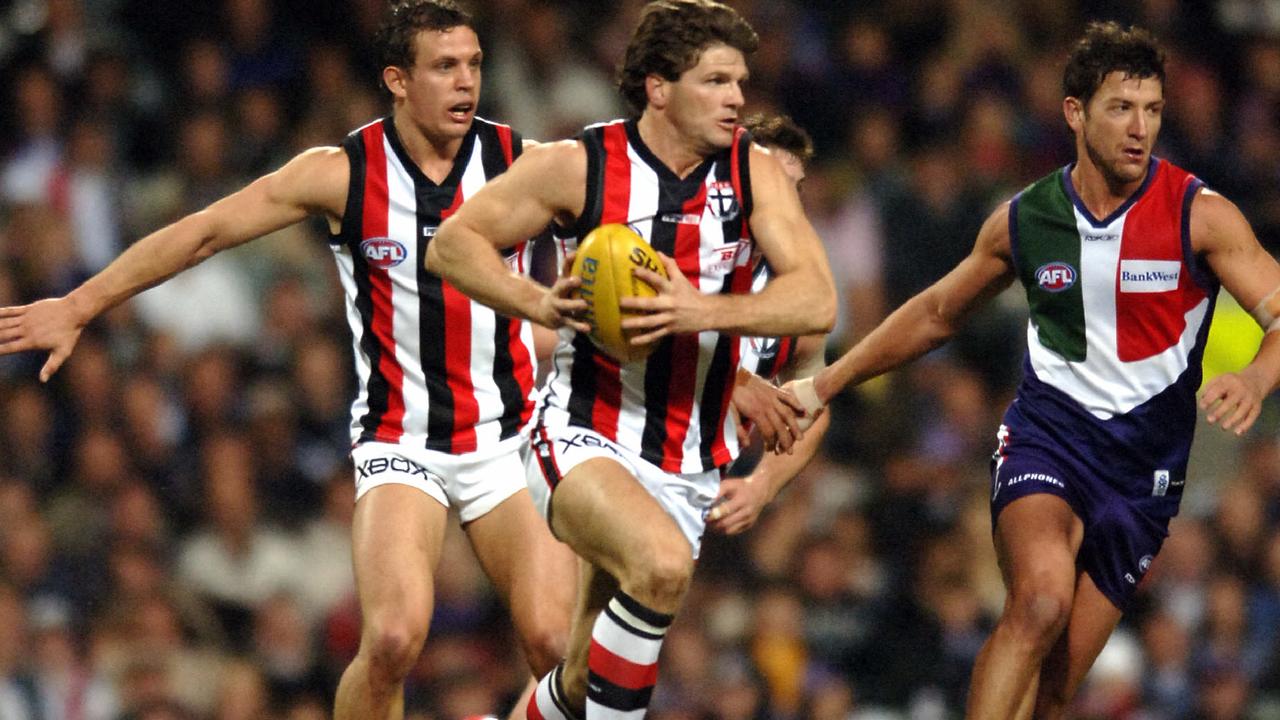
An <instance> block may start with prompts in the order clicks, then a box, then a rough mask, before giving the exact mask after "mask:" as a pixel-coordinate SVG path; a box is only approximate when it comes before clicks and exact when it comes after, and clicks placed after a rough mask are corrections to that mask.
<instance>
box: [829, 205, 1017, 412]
mask: <svg viewBox="0 0 1280 720" xmlns="http://www.w3.org/2000/svg"><path fill="white" fill-rule="evenodd" d="M1010 252H1011V251H1010V245H1009V205H1008V203H1005V204H1004V205H1001V206H1000V207H999V208H998V209H997V210H996V211H995V212H994V213H992V214H991V216H990V217H988V218H987V221H986V222H985V223H984V224H983V226H982V230H981V231H979V232H978V239H977V242H976V243H974V248H973V251H972V252H971V253H969V256H968V257H966V258H965V259H964V260H962V261H961V262H960V264H959V265H957V266H956V267H955V269H954V270H952V271H951V272H949V273H947V274H946V275H945V276H944V277H943V278H942V279H941V280H939V281H938V282H936V283H934V284H933V285H931V286H929V287H928V288H926V289H925V290H924V291H922V292H921V293H920V294H918V295H916V296H915V297H913V298H911V299H910V300H908V301H907V302H906V303H904V304H903V305H902V307H900V308H898V309H897V310H895V311H894V312H893V313H892V314H890V315H889V317H888V318H886V319H885V321H884V322H882V323H881V324H880V325H879V327H877V328H876V329H875V330H873V331H871V333H869V334H868V335H867V336H866V337H865V338H863V339H862V341H860V342H859V343H858V344H856V345H854V346H853V347H852V348H851V349H850V350H849V351H848V352H846V353H845V354H844V355H843V356H841V358H840V359H839V360H837V361H836V362H835V363H833V364H832V365H831V366H830V367H828V368H826V369H825V370H823V371H822V372H820V373H818V376H817V378H816V379H815V381H814V384H815V387H816V389H817V391H818V397H819V399H821V400H822V402H823V403H827V402H830V401H831V398H832V397H834V396H835V395H836V394H837V393H839V392H840V390H841V389H842V388H844V387H845V386H847V385H850V384H855V385H856V384H858V383H861V382H863V381H865V380H868V379H870V378H872V377H875V376H876V375H879V374H881V373H884V372H887V371H889V370H892V369H894V368H896V367H898V366H900V365H904V364H906V363H908V362H910V361H911V360H914V359H915V358H918V357H920V356H921V355H923V354H925V353H927V352H929V351H930V350H933V349H934V348H936V347H938V346H940V345H942V344H943V343H945V342H946V341H947V340H949V339H950V338H951V336H952V335H954V334H955V333H956V330H958V329H959V327H960V325H961V323H962V322H963V321H964V319H965V318H966V317H968V315H969V314H970V313H971V312H972V311H973V310H975V309H976V308H977V307H979V306H980V305H981V304H982V303H984V302H986V301H987V300H989V299H990V298H992V297H993V296H995V295H996V294H997V293H999V292H1000V291H1001V290H1003V289H1004V288H1006V287H1008V286H1009V283H1011V282H1012V281H1013V279H1014V268H1013V259H1012V256H1011V254H1010Z"/></svg>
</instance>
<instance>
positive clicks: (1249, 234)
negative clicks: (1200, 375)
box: [1191, 190, 1280, 435]
mask: <svg viewBox="0 0 1280 720" xmlns="http://www.w3.org/2000/svg"><path fill="white" fill-rule="evenodd" d="M1191 245H1192V249H1193V250H1194V251H1195V252H1196V253H1198V254H1200V255H1201V256H1202V257H1203V258H1204V259H1205V261H1206V262H1208V263H1209V266H1210V267H1212V268H1213V272H1214V273H1215V274H1216V275H1217V276H1218V279H1219V280H1221V281H1222V287H1223V288H1225V289H1226V291H1227V292H1229V293H1231V296H1232V297H1234V298H1235V299H1236V301H1237V302H1239V303H1240V306H1241V307H1244V308H1247V309H1250V310H1252V309H1253V308H1256V307H1257V306H1258V305H1259V304H1260V303H1262V302H1263V299H1264V298H1266V297H1268V296H1269V295H1271V293H1272V292H1273V291H1275V290H1277V289H1280V264H1277V263H1276V260H1275V258H1273V257H1271V255H1270V254H1269V253H1267V251H1266V250H1264V249H1263V248H1262V245H1260V244H1259V243H1258V239H1257V237H1256V236H1255V235H1254V234H1253V230H1252V229H1251V228H1250V227H1249V222H1248V221H1247V220H1245V218H1244V215H1242V214H1241V213H1240V210H1239V209H1238V208H1236V206H1235V205H1234V204H1233V203H1232V202H1231V201H1229V200H1227V199H1226V198H1224V197H1222V196H1221V195H1219V194H1217V193H1215V192H1212V191H1209V190H1204V191H1201V192H1200V194H1198V195H1197V196H1196V198H1195V200H1193V201H1192V204H1191ZM1274 297H1280V295H1277V296H1273V298H1274ZM1273 314H1274V313H1273ZM1264 329H1265V328H1264ZM1277 383H1280V332H1268V333H1266V334H1265V335H1264V336H1263V338H1262V346H1261V347H1260V348H1259V349H1258V353H1257V355H1255V356H1254V358H1253V360H1252V361H1251V362H1250V363H1249V364H1248V366H1246V367H1245V368H1244V369H1243V370H1241V371H1240V372H1239V373H1226V374H1224V375H1220V376H1218V377H1216V378H1214V379H1213V380H1211V381H1209V382H1208V383H1206V384H1205V386H1204V389H1203V390H1202V392H1201V398H1200V404H1201V406H1202V407H1203V408H1205V410H1207V411H1208V416H1207V417H1208V420H1209V422H1211V423H1217V422H1219V421H1221V422H1222V428H1223V429H1224V430H1234V431H1235V433H1236V434H1237V435H1239V434H1243V433H1244V432H1245V431H1246V430H1248V429H1249V427H1250V426H1251V425H1252V424H1253V421H1254V420H1256V419H1257V416H1258V412H1259V410H1260V405H1261V402H1262V398H1264V397H1266V396H1267V395H1268V394H1270V393H1271V391H1272V390H1274V389H1275V388H1276V385H1277Z"/></svg>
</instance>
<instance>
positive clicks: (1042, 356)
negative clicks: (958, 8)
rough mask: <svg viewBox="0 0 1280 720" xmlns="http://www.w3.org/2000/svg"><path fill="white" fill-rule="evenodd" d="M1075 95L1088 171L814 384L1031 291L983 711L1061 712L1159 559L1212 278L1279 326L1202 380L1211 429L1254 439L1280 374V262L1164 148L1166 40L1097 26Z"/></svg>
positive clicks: (862, 371)
mask: <svg viewBox="0 0 1280 720" xmlns="http://www.w3.org/2000/svg"><path fill="white" fill-rule="evenodd" d="M1063 89H1064V90H1065V94H1066V98H1065V100H1064V101H1063V113H1064V115H1065V116H1066V120H1067V124H1068V125H1069V126H1070V128H1071V130H1072V132H1074V133H1075V141H1076V162H1074V163H1072V164H1071V165H1069V166H1067V167H1065V168H1063V169H1061V170H1060V171H1057V172H1054V173H1052V174H1050V175H1049V176H1047V177H1045V178H1042V179H1041V180H1039V181H1037V182H1035V183H1033V184H1031V185H1030V186H1028V187H1027V188H1026V189H1024V190H1023V191H1022V192H1021V193H1019V194H1018V195H1017V196H1016V197H1014V198H1013V200H1012V201H1010V202H1008V203H1005V204H1004V205H1002V206H1001V207H1000V208H998V209H997V210H996V211H995V212H994V213H993V214H992V215H991V217H990V218H988V220H987V222H986V224H985V225H984V226H983V227H982V230H981V231H980V232H979V234H978V238H977V243H976V245H975V246H974V249H973V252H972V253H971V254H970V255H969V256H968V257H967V258H966V259H965V260H964V261H962V262H961V263H960V264H959V265H958V266H957V267H956V268H955V269H954V270H953V271H952V272H951V273H949V274H948V275H947V276H945V277H944V278H942V279H941V280H939V281H938V282H937V283H935V284H934V285H933V286H931V287H930V288H928V289H926V290H925V291H923V292H922V293H920V294H919V295H917V296H916V297H914V298H912V299H911V300H910V301H908V302H907V303H906V304H904V305H903V306H902V307H901V308H899V309H898V310H897V311H896V312H894V313H893V314H892V315H891V316H890V317H889V318H888V319H886V320H885V321H884V322H883V323H882V324H881V325H880V327H878V328H877V329H876V330H875V331H874V332H872V333H871V334H870V335H868V336H867V337H866V338H865V339H864V340H863V341H862V342H860V343H858V344H857V345H856V346H854V347H853V348H852V349H851V350H849V352H848V353H846V354H845V356H844V357H842V358H841V359H840V360H838V361H837V362H836V363H834V364H833V365H832V366H831V367H829V368H827V369H825V370H823V371H822V372H821V373H819V375H818V378H817V381H816V387H817V392H818V396H819V397H820V398H822V399H823V400H829V399H830V398H831V397H832V396H833V395H834V394H835V393H836V392H838V391H839V390H840V388H842V387H844V386H846V385H848V384H851V383H859V382H862V381H864V380H867V379H868V378H871V377H874V376H875V375H878V374H880V373H883V372H885V371H887V370H890V369H892V368H894V367H897V366H899V365H901V364H903V363H905V362H908V361H910V360H911V359H913V358H916V357H918V356H920V355H921V354H923V353H925V352H927V351H929V350H930V349H932V348H935V347H937V346H938V345H940V344H942V343H943V342H945V341H946V340H947V339H948V338H949V337H951V335H952V334H954V332H955V331H956V328H957V326H958V325H959V324H960V323H961V321H962V320H963V318H964V317H965V316H966V315H967V314H968V313H969V312H970V311H972V310H973V309H974V308H975V307H977V306H978V305H979V304H980V303H982V302H984V301H985V300H987V299H989V298H991V297H992V296H994V295H995V294H996V293H997V292H999V291H1000V290H1002V289H1004V288H1005V287H1007V286H1008V285H1009V284H1010V283H1011V282H1013V281H1014V280H1018V281H1020V282H1021V283H1022V284H1023V286H1024V288H1025V290H1026V294H1027V301H1028V304H1029V305H1030V312H1031V319H1030V323H1029V324H1028V327H1027V345H1028V352H1027V358H1026V362H1025V366H1024V367H1025V377H1024V379H1023V382H1022V384H1021V386H1020V387H1019V388H1018V394H1017V397H1016V399H1015V400H1014V402H1013V404H1012V405H1011V406H1010V407H1009V409H1008V411H1007V412H1006V414H1005V417H1004V424H1003V425H1001V426H1000V430H999V433H998V436H997V439H998V447H997V449H996V453H995V456H994V458H993V460H992V486H991V514H992V518H993V524H994V536H995V545H996V551H997V554H998V557H999V559H1000V567H1001V570H1002V571H1003V574H1004V579H1005V584H1006V586H1007V588H1008V599H1007V600H1006V602H1005V608H1004V612H1003V613H1002V614H1001V616H1000V620H999V623H998V624H997V625H996V628H995V631H994V632H993V633H992V635H991V637H990V638H989V639H988V640H987V643H986V645H985V646H984V647H983V649H982V651H981V653H979V655H978V660H977V663H976V666H975V667H974V670H973V678H972V682H971V685H970V691H969V702H968V713H967V716H968V717H969V718H970V719H971V720H977V719H982V720H1008V719H1009V718H1029V717H1033V716H1034V717H1036V718H1059V717H1062V716H1063V715H1064V713H1065V712H1066V708H1067V705H1068V703H1069V702H1070V700H1071V697H1072V696H1073V695H1074V694H1075V692H1076V689H1077V687H1078V686H1079V685H1080V682H1081V681H1082V680H1083V678H1084V676H1085V673H1086V672H1087V671H1088V669H1089V667H1090V666H1091V665H1092V664H1093V661H1094V659H1095V658H1096V657H1097V655H1098V653H1099V652H1100V651H1101V650H1102V647H1103V645H1104V644H1105V643H1106V641H1107V638H1108V637H1109V636H1110V634H1111V631H1112V630H1113V629H1114V628H1115V626H1116V623H1117V622H1118V621H1119V619H1120V616H1121V613H1122V611H1123V610H1124V609H1125V608H1126V607H1127V606H1128V604H1129V602H1130V599H1131V598H1132V597H1133V593H1134V589H1135V588H1136V587H1137V585H1138V583H1139V582H1141V581H1142V577H1143V574H1144V573H1145V572H1146V571H1147V569H1148V567H1150V564H1151V561H1152V559H1153V558H1154V557H1155V556H1156V553H1158V552H1159V551H1160V546H1161V544H1162V543H1163V542H1164V538H1165V536H1166V535H1167V532H1168V526H1169V519H1170V518H1172V517H1173V516H1174V515H1175V514H1176V513H1177V512H1178V504H1179V501H1180V500H1181V497H1182V491H1183V488H1184V486H1185V484H1186V482H1187V477H1186V472H1187V455H1188V453H1189V451H1190V447H1191V437H1192V433H1193V431H1194V429H1195V423H1196V390H1197V388H1199V386H1200V382H1201V369H1200V360H1201V356H1202V354H1203V350H1204V344H1205V338H1206V336H1207V335H1208V329H1209V322H1210V318H1211V317H1212V315H1213V305H1214V301H1215V299H1216V298H1217V294H1218V290H1219V287H1220V286H1221V287H1222V288H1225V289H1226V290H1227V292H1229V293H1230V294H1231V295H1232V296H1233V297H1234V298H1235V299H1236V300H1238V301H1239V302H1240V305H1241V306H1243V307H1247V308H1253V314H1254V317H1255V318H1257V320H1258V322H1259V323H1260V324H1261V325H1262V327H1263V328H1265V329H1266V330H1267V333H1266V336H1265V338H1264V339H1263V341H1262V347H1261V349H1260V350H1259V351H1258V354H1257V355H1256V356H1255V357H1254V358H1253V360H1252V362H1250V363H1249V365H1248V366H1247V367H1246V368H1244V369H1243V370H1242V371H1240V372H1239V373H1227V374H1224V375H1220V376H1218V377H1216V378H1214V379H1213V380H1211V381H1210V382H1208V383H1207V384H1206V385H1205V387H1204V389H1203V390H1202V391H1201V394H1200V403H1199V404H1200V406H1201V407H1202V408H1204V409H1205V410H1206V411H1207V414H1208V415H1207V419H1208V421H1209V422H1210V423H1221V425H1222V427H1223V429H1226V430H1232V431H1234V432H1235V433H1236V434H1242V433H1244V432H1245V431H1246V430H1248V429H1249V427H1250V426H1251V425H1252V424H1253V422H1254V420H1255V419H1256V418H1257V417H1258V412H1259V405H1260V403H1261V401H1262V398H1264V397H1266V396H1267V395H1268V394H1269V393H1270V392H1271V391H1272V390H1273V389H1274V388H1275V386H1276V383H1277V378H1280V335H1278V334H1277V332H1276V331H1277V330H1280V320H1277V317H1276V316H1277V315H1280V265H1277V263H1276V261H1275V259H1273V258H1272V257H1271V256H1270V255H1269V254H1267V252H1266V251H1265V250H1263V248H1262V247H1261V246H1260V245H1259V244H1258V241H1257V238H1255V237H1254V234H1253V231H1252V230H1251V229H1250V228H1249V224H1248V222H1247V221H1246V220H1245V219H1244V217H1243V216H1242V215H1241V214H1240V211H1239V210H1237V209H1236V206H1235V205H1233V204H1232V203H1231V202H1229V201H1228V200H1227V199H1226V198H1224V197H1222V196H1221V195H1219V194H1217V193H1215V192H1213V191H1212V190H1209V189H1207V188H1205V187H1204V186H1203V184H1202V183H1201V182H1200V180H1198V179H1197V178H1196V177H1195V176H1193V175H1190V174H1188V173H1187V172H1186V171H1185V170H1183V169H1181V168H1178V167H1175V166H1174V165H1173V164H1172V163H1169V162H1168V161H1165V160H1161V159H1159V158H1155V157H1152V156H1151V148H1152V147H1153V146H1154V145H1155V141H1156V135H1157V134H1158V133H1159V131H1160V122H1161V116H1162V113H1163V110H1164V105H1165V97H1164V54H1163V53H1162V52H1161V51H1160V49H1159V48H1158V47H1157V45H1156V43H1155V41H1154V40H1153V39H1152V38H1151V36H1150V35H1149V34H1147V33H1146V32H1145V31H1143V30H1140V29H1134V28H1131V29H1127V30H1126V29H1123V28H1121V27H1120V26H1118V25H1116V24H1114V23H1105V24H1103V23H1094V24H1091V25H1090V26H1089V27H1088V29H1087V31H1086V32H1085V35H1084V37H1083V39H1081V40H1080V41H1079V43H1077V45H1076V46H1075V49H1074V51H1073V52H1072V54H1071V57H1070V60H1069V61H1068V63H1067V67H1066V72H1065V74H1064V77H1063Z"/></svg>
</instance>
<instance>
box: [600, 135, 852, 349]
mask: <svg viewBox="0 0 1280 720" xmlns="http://www.w3.org/2000/svg"><path fill="white" fill-rule="evenodd" d="M751 153H752V154H751V187H752V190H751V195H752V198H754V200H755V208H754V210H753V211H752V213H751V219H750V222H751V230H752V234H753V235H754V236H755V239H756V243H757V244H758V245H759V246H760V249H761V250H762V251H763V252H764V256H765V258H767V259H768V260H769V267H770V269H771V271H772V277H771V278H770V280H769V284H768V285H766V286H765V289H764V290H763V291H761V292H758V293H750V294H746V295H743V294H714V295H704V294H702V293H701V292H699V291H698V290H697V289H695V288H693V286H692V285H691V284H690V283H689V282H688V281H687V279H685V278H684V277H683V275H682V274H681V273H680V268H679V266H677V265H676V262H675V261H674V260H672V259H671V258H668V257H666V256H663V262H665V263H666V265H667V275H668V277H669V278H670V279H666V278H663V277H661V276H659V275H657V274H655V273H653V272H650V271H649V270H646V269H644V268H638V269H636V270H635V274H636V277H638V278H640V279H641V280H644V281H645V282H647V283H649V284H650V285H653V286H654V287H655V288H657V289H658V296H657V297H629V298H623V299H622V301H621V307H622V308H623V309H624V310H633V311H639V312H640V313H642V314H640V315H637V316H633V317H628V318H625V319H624V320H623V321H622V327H623V328H624V329H627V330H637V331H642V332H643V334H639V335H636V336H634V337H632V339H631V342H632V343H633V344H637V345H640V344H645V343H650V342H654V341H656V340H659V339H661V338H662V337H664V336H666V335H671V334H679V333H689V332H701V331H703V330H717V331H720V332H723V333H728V334H733V335H760V336H769V337H777V336H781V335H809V334H814V333H826V332H829V331H830V330H831V327H832V326H833V325H834V324H835V316H836V292H835V282H834V281H833V280H832V279H831V269H830V267H828V265H827V253H826V250H825V249H824V248H823V247H822V242H821V240H819V239H818V235H817V233H816V232H814V230H813V227H812V226H811V225H809V221H808V219H807V218H806V217H805V215H804V211H803V210H802V209H801V207H800V198H799V196H798V195H796V190H795V185H794V183H793V182H792V181H791V180H790V178H788V177H787V176H786V173H785V172H783V170H782V166H781V165H779V164H778V161H777V160H776V159H775V158H774V157H773V156H772V155H770V154H769V152H768V151H767V150H764V149H763V148H760V147H758V146H752V148H751Z"/></svg>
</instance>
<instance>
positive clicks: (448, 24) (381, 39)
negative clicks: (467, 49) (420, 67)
mask: <svg viewBox="0 0 1280 720" xmlns="http://www.w3.org/2000/svg"><path fill="white" fill-rule="evenodd" d="M456 27H469V28H471V29H472V30H475V27H476V26H475V19H474V18H473V17H472V16H471V13H469V12H467V10H466V9H465V8H463V6H462V5H461V4H459V3H458V2H456V0H398V1H396V2H392V3H390V5H389V6H388V7H387V12H386V15H385V16H383V19H382V25H381V26H380V27H379V28H378V34H377V37H376V38H375V40H374V45H375V47H377V48H378V59H379V60H380V61H381V63H382V67H401V68H411V67H413V61H414V42H413V41H414V38H416V37H418V33H419V32H422V31H423V30H450V29H452V28H456Z"/></svg>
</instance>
